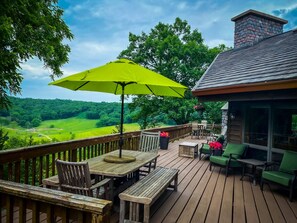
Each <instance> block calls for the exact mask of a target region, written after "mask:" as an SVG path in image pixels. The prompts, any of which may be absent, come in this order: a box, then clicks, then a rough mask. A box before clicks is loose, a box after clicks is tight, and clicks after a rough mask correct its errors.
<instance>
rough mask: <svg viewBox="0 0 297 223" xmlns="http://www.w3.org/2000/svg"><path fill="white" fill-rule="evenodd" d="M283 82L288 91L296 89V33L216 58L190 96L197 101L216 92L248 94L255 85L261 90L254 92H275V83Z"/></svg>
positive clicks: (266, 40)
mask: <svg viewBox="0 0 297 223" xmlns="http://www.w3.org/2000/svg"><path fill="white" fill-rule="evenodd" d="M292 80H294V81H293V82H292ZM284 81H286V82H288V81H289V82H290V83H291V85H292V83H294V86H295V87H294V86H291V87H289V88H292V87H293V88H297V29H296V30H292V31H289V32H285V33H282V34H279V35H276V36H272V37H268V38H266V39H264V40H261V41H259V42H257V43H255V44H254V45H252V46H249V47H243V48H237V49H233V50H229V51H226V52H223V53H221V54H219V55H218V56H217V57H216V58H215V60H214V61H213V63H212V64H211V65H210V67H209V68H208V70H207V71H206V72H205V73H204V75H203V76H202V77H201V78H200V80H199V81H198V82H197V83H196V85H195V87H194V88H193V90H192V92H193V94H194V95H195V96H198V97H199V96H200V95H202V96H203V95H207V94H214V90H215V91H216V92H218V90H220V89H221V90H223V89H224V90H223V91H224V93H230V92H228V89H231V88H232V89H233V93H234V92H236V91H234V88H237V91H238V92H248V91H249V89H248V88H249V86H255V85H259V84H260V85H262V86H263V87H262V89H257V90H265V86H268V85H269V84H274V88H277V85H276V84H275V83H281V82H284ZM263 83H264V85H263ZM279 86H280V85H279ZM239 89H241V90H239ZM267 89H268V88H267ZM211 92H212V93H211Z"/></svg>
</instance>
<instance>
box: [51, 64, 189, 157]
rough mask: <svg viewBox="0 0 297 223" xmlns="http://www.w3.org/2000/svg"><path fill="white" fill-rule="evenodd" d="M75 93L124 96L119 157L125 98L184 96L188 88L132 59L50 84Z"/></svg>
mask: <svg viewBox="0 0 297 223" xmlns="http://www.w3.org/2000/svg"><path fill="white" fill-rule="evenodd" d="M49 85H56V86H59V87H64V88H68V89H71V90H74V91H77V90H81V91H97V92H106V93H113V94H116V95H121V99H122V112H121V125H120V128H121V132H120V157H121V150H122V145H123V138H122V136H123V113H124V110H123V109H124V106H123V103H124V95H125V94H126V95H140V94H143V95H146V94H152V95H156V96H172V97H180V98H181V97H183V96H184V93H185V91H186V89H187V87H185V86H183V85H181V84H179V83H177V82H175V81H173V80H170V79H168V78H166V77H164V76H162V75H161V74H158V73H156V72H154V71H151V70H149V69H146V68H144V67H142V66H140V65H138V64H136V63H134V62H132V61H130V60H127V59H119V60H116V61H113V62H110V63H107V64H105V65H103V66H100V67H96V68H93V69H90V70H86V71H83V72H80V73H77V74H73V75H71V76H68V77H65V78H62V79H60V80H57V81H54V82H51V83H49Z"/></svg>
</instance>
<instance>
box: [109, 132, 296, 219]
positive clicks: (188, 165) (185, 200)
mask: <svg viewBox="0 0 297 223" xmlns="http://www.w3.org/2000/svg"><path fill="white" fill-rule="evenodd" d="M184 141H189V142H198V143H199V147H200V146H201V143H202V142H203V140H197V139H190V138H185V139H180V140H179V141H175V142H173V143H170V144H169V148H168V150H160V152H159V154H160V157H159V158H158V162H157V165H158V166H163V167H171V168H177V169H179V170H180V172H179V176H178V191H177V192H172V191H166V192H165V193H164V194H163V195H162V196H161V197H160V198H159V199H158V200H157V201H156V202H155V203H154V205H153V206H152V207H151V219H150V222H152V223H157V222H166V223H173V222H183V223H187V222H193V223H197V222H228V223H229V222H230V223H231V222H252V223H256V222H297V202H296V198H295V201H294V202H289V200H288V191H281V190H279V188H278V187H275V188H273V187H269V186H268V185H265V186H264V190H263V192H262V191H261V190H260V186H259V184H257V185H253V184H252V182H251V181H250V180H249V178H248V177H246V178H244V180H243V181H241V180H240V177H241V175H240V173H239V172H233V173H231V174H230V175H229V177H228V178H226V177H225V172H224V169H223V168H219V167H215V168H213V170H212V171H209V161H208V160H207V159H205V157H204V158H202V160H200V161H199V159H198V157H196V158H195V159H191V158H183V157H179V156H178V145H179V144H180V143H181V142H184ZM112 222H118V213H115V214H114V215H113V216H112Z"/></svg>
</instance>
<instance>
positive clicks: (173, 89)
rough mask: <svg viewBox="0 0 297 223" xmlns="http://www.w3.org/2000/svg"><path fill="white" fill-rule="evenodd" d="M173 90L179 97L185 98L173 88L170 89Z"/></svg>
mask: <svg viewBox="0 0 297 223" xmlns="http://www.w3.org/2000/svg"><path fill="white" fill-rule="evenodd" d="M169 88H170V89H171V90H173V91H174V92H175V93H177V94H178V95H179V96H181V97H183V95H181V94H180V93H178V92H177V91H176V90H174V89H173V88H172V87H169Z"/></svg>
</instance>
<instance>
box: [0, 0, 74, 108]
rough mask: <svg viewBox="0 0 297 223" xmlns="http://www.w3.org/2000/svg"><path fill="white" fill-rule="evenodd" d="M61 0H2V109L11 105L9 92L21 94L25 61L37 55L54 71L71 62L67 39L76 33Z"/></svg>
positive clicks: (0, 91)
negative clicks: (22, 71) (73, 31)
mask: <svg viewBox="0 0 297 223" xmlns="http://www.w3.org/2000/svg"><path fill="white" fill-rule="evenodd" d="M57 2H58V0H46V1H44V0H42V1H36V0H14V1H11V0H2V1H1V4H0V21H1V22H0V58H1V60H0V76H1V78H0V108H6V109H7V108H8V107H9V105H10V101H9V98H8V95H7V92H10V93H11V94H13V95H16V94H19V93H21V87H20V85H21V82H22V79H23V77H22V74H21V73H20V69H21V66H20V65H21V63H23V62H26V61H28V60H29V59H32V58H33V57H37V58H38V59H40V60H42V61H43V63H44V66H45V67H47V68H49V69H50V70H51V71H52V74H51V77H52V78H54V77H55V76H57V77H59V76H61V75H62V71H61V69H60V67H61V66H62V65H63V64H65V63H66V62H68V53H69V52H70V47H69V46H68V45H67V44H64V43H63V40H64V39H65V38H66V39H72V38H73V35H72V33H71V31H70V30H69V28H68V26H67V25H66V24H65V22H64V21H63V20H62V15H63V10H62V9H61V8H59V7H58V5H57Z"/></svg>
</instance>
